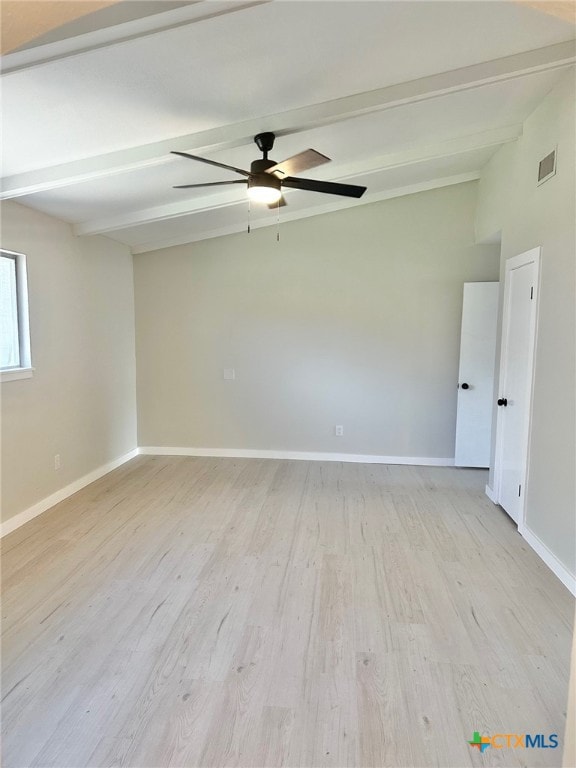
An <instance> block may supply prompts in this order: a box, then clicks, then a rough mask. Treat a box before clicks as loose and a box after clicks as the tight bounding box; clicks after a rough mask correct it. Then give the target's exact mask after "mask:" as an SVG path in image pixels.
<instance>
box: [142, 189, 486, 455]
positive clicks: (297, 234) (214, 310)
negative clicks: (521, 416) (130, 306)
mask: <svg viewBox="0 0 576 768" xmlns="http://www.w3.org/2000/svg"><path fill="white" fill-rule="evenodd" d="M476 192H477V184H476V183H474V182H473V183H468V184H462V185H458V186H453V187H446V188H444V189H438V190H434V191H431V192H424V193H420V194H417V195H410V196H406V197H402V198H397V199H394V200H389V201H386V202H382V203H375V204H372V205H366V206H362V207H357V208H353V209H349V210H346V211H341V212H338V213H333V214H326V215H324V216H318V217H314V218H309V219H304V220H300V221H295V222H292V223H287V224H285V225H281V241H280V244H277V243H276V233H275V230H274V229H273V228H267V229H260V230H257V231H255V232H253V233H252V234H251V235H247V234H238V235H233V236H229V237H223V238H218V239H213V240H208V241H204V242H200V243H196V244H191V245H187V246H180V247H175V248H169V249H165V250H161V251H156V252H153V253H147V254H142V255H139V256H136V257H135V259H134V264H135V267H134V270H135V289H136V339H137V370H138V415H139V418H138V424H139V444H140V445H142V446H171V447H210V448H214V447H216V448H253V449H284V450H295V451H329V452H343V453H356V454H377V455H385V456H412V457H436V458H452V457H453V456H454V435H455V415H456V384H457V371H458V356H459V336H460V317H461V306H462V285H463V283H464V282H465V281H475V280H496V279H498V258H499V249H498V248H497V247H494V246H475V245H474V229H473V225H474V211H475V205H476ZM223 368H235V369H236V377H237V378H236V380H235V381H224V380H223V378H222V369H223ZM336 424H342V425H344V429H345V434H344V437H335V436H334V426H335V425H336Z"/></svg>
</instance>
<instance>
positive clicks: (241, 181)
mask: <svg viewBox="0 0 576 768" xmlns="http://www.w3.org/2000/svg"><path fill="white" fill-rule="evenodd" d="M223 184H248V181H244V179H233V180H232V181H207V182H206V183H205V184H179V185H178V186H176V187H172V189H195V188H197V187H221V186H222V185H223Z"/></svg>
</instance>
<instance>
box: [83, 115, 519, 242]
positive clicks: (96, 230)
mask: <svg viewBox="0 0 576 768" xmlns="http://www.w3.org/2000/svg"><path fill="white" fill-rule="evenodd" d="M521 135H522V126H521V125H512V126H507V127H505V128H494V129H492V130H488V131H483V132H481V133H478V134H474V135H471V136H460V137H457V138H454V139H451V140H449V141H443V142H439V143H438V144H434V145H431V146H426V147H417V148H410V149H404V150H402V151H399V152H393V153H390V154H388V155H383V156H381V157H378V158H370V159H369V160H367V161H362V162H358V163H350V164H347V165H340V166H338V167H337V168H336V176H337V178H335V179H334V180H337V181H348V182H351V183H354V179H355V178H356V177H358V176H365V175H368V174H372V173H377V172H379V171H387V170H392V169H397V168H402V167H406V166H410V165H415V164H418V163H424V162H427V161H430V160H437V159H439V158H445V157H455V156H457V155H461V154H466V153H468V152H473V151H475V150H479V149H487V148H489V147H494V146H501V145H502V144H505V143H507V142H510V141H515V140H516V139H517V138H518V137H519V136H521ZM368 199H369V198H367V197H366V196H365V197H363V198H362V200H363V201H364V202H365V201H366V200H368ZM237 203H238V191H237V190H235V191H233V192H229V191H225V192H222V193H221V194H219V195H210V196H209V197H195V198H192V199H187V200H179V201H177V202H174V203H168V204H166V205H158V206H154V207H152V208H145V209H142V210H138V211H133V212H131V213H129V214H124V215H121V216H111V217H107V218H103V219H98V220H94V221H86V222H83V223H81V224H76V225H75V226H74V232H75V234H76V235H102V234H106V233H110V232H117V231H119V230H122V229H127V228H130V227H135V226H139V225H143V224H150V223H152V222H159V221H166V220H167V219H175V218H179V217H181V216H188V215H190V214H192V213H200V212H202V211H207V210H214V209H216V208H223V207H227V206H229V205H236V204H237Z"/></svg>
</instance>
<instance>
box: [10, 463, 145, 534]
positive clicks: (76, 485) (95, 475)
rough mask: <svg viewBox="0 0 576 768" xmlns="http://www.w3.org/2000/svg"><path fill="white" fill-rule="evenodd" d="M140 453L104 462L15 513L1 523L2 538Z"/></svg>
mask: <svg viewBox="0 0 576 768" xmlns="http://www.w3.org/2000/svg"><path fill="white" fill-rule="evenodd" d="M138 453H139V451H138V448H135V449H134V450H133V451H130V452H129V453H125V454H124V455H123V456H119V457H118V458H117V459H114V461H110V462H108V464H103V465H102V466H101V467H98V469H95V470H94V471H93V472H89V473H88V474H87V475H84V477H81V478H79V479H78V480H74V482H73V483H70V484H69V485H66V486H65V487H64V488H61V489H60V490H59V491H56V492H55V493H52V494H51V495H50V496H46V498H45V499H42V500H41V501H38V502H37V503H36V504H33V505H32V506H31V507H28V509H25V510H24V511H23V512H20V513H19V514H17V515H14V517H10V518H8V520H6V521H5V522H3V523H2V524H1V525H0V538H2V537H3V536H6V535H7V534H9V533H12V531H15V530H16V529H17V528H20V526H21V525H24V523H27V522H29V521H30V520H33V519H34V518H35V517H38V515H41V514H42V512H46V510H47V509H50V507H53V506H54V505H55V504H58V503H59V502H61V501H64V499H67V498H68V497H69V496H72V494H73V493H76V492H77V491H80V490H82V488H85V487H86V486H87V485H90V483H93V482H94V481H95V480H99V479H100V478H101V477H103V476H104V475H107V474H108V472H112V470H113V469H116V468H117V467H119V466H121V465H122V464H125V463H126V462H127V461H130V459H133V458H134V457H135V456H138Z"/></svg>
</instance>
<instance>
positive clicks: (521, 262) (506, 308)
mask: <svg viewBox="0 0 576 768" xmlns="http://www.w3.org/2000/svg"><path fill="white" fill-rule="evenodd" d="M541 255H542V246H536V248H531V249H530V250H528V251H524V252H523V253H520V254H518V255H517V256H511V257H510V258H508V259H506V265H505V270H504V287H503V297H504V301H503V307H502V328H501V331H500V368H499V371H498V397H503V396H504V397H505V396H506V393H505V392H504V386H505V381H504V377H505V373H506V371H505V365H504V363H505V354H506V351H507V349H506V345H505V343H504V342H505V340H506V337H507V329H508V322H509V319H510V299H509V294H508V291H507V287H508V285H509V275H510V272H512V270H514V269H518V268H520V267H523V266H526V265H527V264H534V267H535V270H536V275H535V280H534V290H535V293H536V295H535V296H534V299H533V300H534V302H535V304H534V312H533V314H532V320H531V327H530V335H531V342H530V344H529V348H528V355H529V359H528V381H527V382H526V385H527V389H526V393H527V397H526V413H525V420H526V422H527V427H528V428H527V431H526V445H525V449H524V456H523V459H524V462H523V464H524V465H523V468H522V475H521V477H522V480H521V482H522V488H523V493H522V495H521V497H520V509H519V513H518V520H517V521H516V524H517V526H518V532H519V533H520V534H522V535H523V534H524V531H525V527H526V489H527V485H528V479H529V466H530V439H531V434H532V405H533V402H532V401H533V393H534V372H535V365H534V363H535V360H536V345H537V339H538V311H539V305H540V274H541V270H540V263H541ZM501 413H502V412H501V411H500V409H498V411H497V414H498V415H497V418H496V450H495V458H494V495H495V497H496V500H497V503H500V499H501V486H502V471H501V467H502V458H503V457H502V453H503V448H502V439H503V438H502V415H501Z"/></svg>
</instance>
